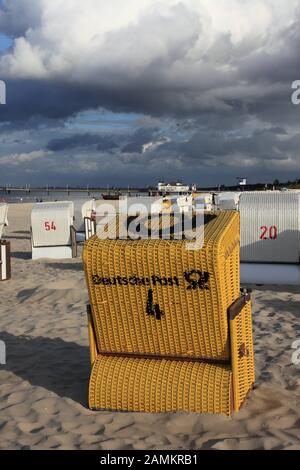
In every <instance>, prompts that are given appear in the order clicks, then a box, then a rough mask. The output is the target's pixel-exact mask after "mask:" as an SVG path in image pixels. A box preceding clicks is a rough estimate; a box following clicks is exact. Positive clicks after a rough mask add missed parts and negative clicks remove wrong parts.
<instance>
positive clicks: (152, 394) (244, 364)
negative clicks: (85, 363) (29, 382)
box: [83, 211, 254, 415]
mask: <svg viewBox="0 0 300 470" xmlns="http://www.w3.org/2000/svg"><path fill="white" fill-rule="evenodd" d="M204 232H205V242H204V246H203V248H201V249H200V250H187V249H186V243H187V242H186V241H184V240H159V239H158V240H137V241H132V240H101V239H99V238H97V236H95V237H93V238H91V239H90V240H89V241H87V242H86V243H85V246H84V252H83V262H84V269H85V273H86V279H87V285H88V290H89V296H90V305H89V307H88V321H89V338H90V351H91V363H92V372H91V377H90V385H89V406H90V408H91V409H111V410H124V411H143V412H171V411H187V412H199V413H223V414H226V415H231V414H232V412H233V411H238V410H239V408H240V406H241V405H242V403H243V402H244V400H245V398H246V396H247V394H248V392H249V391H250V390H251V387H252V385H253V382H254V358H253V342H252V319H251V301H250V294H249V293H248V292H246V291H244V292H242V293H241V291H240V275H239V265H240V257H239V253H240V243H239V242H240V235H239V234H240V226H239V214H238V213H237V212H229V211H224V212H218V213H216V214H215V215H210V216H209V217H207V222H206V224H205V231H204Z"/></svg>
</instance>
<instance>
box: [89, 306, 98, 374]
mask: <svg viewBox="0 0 300 470" xmlns="http://www.w3.org/2000/svg"><path fill="white" fill-rule="evenodd" d="M86 310H87V317H88V333H89V343H90V361H91V365H93V364H94V362H95V360H96V358H97V356H98V354H99V352H98V348H97V340H96V334H95V328H94V322H93V314H92V307H91V305H89V304H88V305H87V308H86Z"/></svg>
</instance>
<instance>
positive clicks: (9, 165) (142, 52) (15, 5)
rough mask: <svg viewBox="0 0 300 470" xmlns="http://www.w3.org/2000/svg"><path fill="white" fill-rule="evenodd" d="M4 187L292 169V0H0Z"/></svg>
mask: <svg viewBox="0 0 300 470" xmlns="http://www.w3.org/2000/svg"><path fill="white" fill-rule="evenodd" d="M0 79H1V80H4V81H5V82H6V85H7V98H6V99H7V104H6V105H1V106H0V186H1V184H6V183H11V184H23V183H24V184H26V183H28V184H29V183H30V184H32V185H40V184H47V183H48V184H56V185H58V184H60V185H65V184H70V185H71V184H74V185H86V184H90V185H97V186H100V185H102V186H106V185H107V184H109V185H124V186H127V185H130V186H134V185H135V186H142V185H149V184H156V183H157V181H158V180H159V179H161V178H164V179H165V180H173V179H182V180H183V181H185V182H188V183H192V182H196V183H198V185H199V186H201V185H202V186H208V185H216V184H219V183H220V184H221V183H225V184H234V183H235V178H236V176H245V177H248V179H249V181H250V182H255V181H260V182H265V181H273V180H274V179H275V178H279V179H280V180H283V181H284V180H287V179H295V178H300V106H295V105H293V104H292V102H291V93H292V90H291V84H292V82H293V81H294V80H300V0H288V1H286V0H181V1H180V0H179V1H178V0H126V1H124V0H110V1H107V0H84V2H83V1H82V0H0Z"/></svg>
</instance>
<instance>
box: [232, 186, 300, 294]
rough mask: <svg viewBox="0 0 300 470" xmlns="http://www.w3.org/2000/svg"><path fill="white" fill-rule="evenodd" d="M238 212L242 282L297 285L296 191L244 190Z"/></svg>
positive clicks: (299, 214)
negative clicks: (246, 191) (239, 219)
mask: <svg viewBox="0 0 300 470" xmlns="http://www.w3.org/2000/svg"><path fill="white" fill-rule="evenodd" d="M240 213H241V263H242V266H241V278H242V282H248V283H250V282H254V280H255V282H256V283H259V284H297V283H298V285H299V280H300V265H299V260H300V243H299V239H300V238H299V235H300V194H297V193H292V192H286V193H280V192H260V193H259V192H256V193H245V194H243V195H242V196H241V199H240Z"/></svg>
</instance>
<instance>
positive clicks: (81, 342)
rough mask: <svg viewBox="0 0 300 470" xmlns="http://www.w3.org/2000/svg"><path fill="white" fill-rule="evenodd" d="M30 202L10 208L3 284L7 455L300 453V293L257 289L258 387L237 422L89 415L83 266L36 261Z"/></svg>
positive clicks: (1, 435) (0, 404) (2, 420)
mask: <svg viewBox="0 0 300 470" xmlns="http://www.w3.org/2000/svg"><path fill="white" fill-rule="evenodd" d="M30 210H31V205H30V204H23V205H22V204H16V205H11V206H10V208H9V221H10V226H9V227H8V228H7V229H6V232H5V236H4V238H5V239H7V240H9V241H10V242H11V245H12V280H11V281H8V282H3V283H1V284H0V298H1V304H0V340H2V341H4V342H5V343H6V347H7V359H6V362H7V363H6V365H3V366H0V380H1V387H0V410H1V411H0V448H1V449H98V450H100V449H103V450H111V449H145V450H146V449H300V365H296V364H293V363H292V354H293V352H294V350H293V349H292V344H293V342H294V341H296V340H297V339H300V321H299V320H300V288H299V287H289V286H271V287H270V286H253V321H254V340H255V354H256V356H255V364H256V383H255V388H254V390H253V391H252V393H251V395H250V397H249V399H248V400H247V402H246V403H245V405H244V406H243V408H242V410H241V411H240V412H239V413H238V414H236V415H235V416H234V417H232V418H227V417H223V416H211V415H197V414H159V415H147V414H142V413H114V412H92V411H89V410H88V408H87V389H88V377H89V347H88V331H87V320H86V304H87V300H88V294H87V289H86V285H85V280H84V274H83V270H82V262H81V248H80V249H79V257H78V258H77V259H75V260H66V261H60V260H59V261H56V260H45V261H43V260H42V261H32V260H31V248H30V233H29V225H30Z"/></svg>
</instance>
